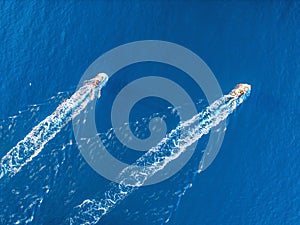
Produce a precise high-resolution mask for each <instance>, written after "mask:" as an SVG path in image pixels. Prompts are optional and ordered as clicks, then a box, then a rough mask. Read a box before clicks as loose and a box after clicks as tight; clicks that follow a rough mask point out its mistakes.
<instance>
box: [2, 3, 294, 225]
mask: <svg viewBox="0 0 300 225" xmlns="http://www.w3.org/2000/svg"><path fill="white" fill-rule="evenodd" d="M0 12H1V13H0V27H1V29H0V38H1V42H0V49H1V55H0V74H1V75H0V96H1V105H0V119H1V121H2V122H1V126H0V134H1V135H0V156H1V157H2V156H4V155H5V154H6V152H7V151H8V150H9V149H10V148H11V147H13V146H14V145H15V144H16V143H17V142H18V141H19V140H20V139H22V138H23V137H24V136H25V135H26V134H27V133H28V132H29V131H30V130H31V129H32V127H33V126H35V125H36V124H37V123H38V122H39V121H41V120H42V119H44V118H45V117H46V116H48V115H49V114H50V113H51V112H52V111H53V110H54V109H55V108H56V107H57V106H58V105H59V103H60V102H61V101H63V99H65V98H67V97H68V96H70V94H71V93H73V92H74V91H75V89H76V85H77V83H78V81H79V80H80V77H81V76H82V74H83V73H84V71H85V70H86V68H87V67H88V66H89V65H90V64H91V63H92V62H93V61H94V60H95V59H96V58H97V57H99V56H100V55H101V54H103V53H104V52H106V51H108V50H110V49H112V48H114V47H117V46H119V45H121V44H125V43H128V42H132V41H138V40H144V39H156V40H165V41H170V42H174V43H177V44H180V45H182V46H185V47H186V48H189V49H190V50H192V51H193V52H195V53H196V54H198V55H199V56H200V57H201V58H202V59H203V60H204V61H205V62H206V63H207V64H208V66H209V67H210V68H211V69H212V71H213V72H214V74H215V76H216V78H217V79H218V81H219V83H220V86H221V88H222V90H223V92H224V93H227V92H229V91H230V90H231V89H232V88H233V87H234V85H235V84H237V83H249V84H251V85H252V94H251V97H250V98H249V99H248V100H247V102H245V103H244V104H243V106H241V108H240V109H238V110H237V112H236V113H235V114H234V115H232V116H231V117H230V118H229V120H228V121H227V131H226V135H225V139H224V142H223V145H222V148H221V150H220V153H219V154H218V156H217V158H216V160H215V161H214V162H213V163H212V165H211V166H210V167H209V168H208V169H207V170H205V171H204V172H202V173H200V174H199V175H196V176H195V177H194V173H193V172H194V171H195V170H196V169H197V166H198V162H199V160H200V156H199V154H198V155H197V154H196V155H195V156H194V157H193V158H192V159H191V161H190V162H189V164H187V165H186V166H185V167H184V168H183V169H182V170H181V171H180V172H179V173H178V174H176V175H175V176H174V177H172V178H170V179H168V180H166V181H164V182H163V183H160V184H157V185H152V186H148V187H142V188H140V189H139V190H138V191H137V192H135V193H133V194H132V195H130V196H129V197H128V198H127V199H125V200H124V201H122V202H121V204H119V205H118V206H117V207H116V208H115V209H114V210H113V211H112V212H111V213H109V214H108V215H107V216H105V217H104V218H103V220H101V221H100V222H99V224H113V225H124V224H131V225H134V224H139V225H152V224H163V223H164V221H166V220H168V218H169V220H168V224H174V225H175V224H176V225H177V224H178V225H195V224H197V225H198V224H199V225H200V224H226V225H227V224H299V223H300V197H299V196H300V193H299V192H300V181H299V176H300V172H299V171H300V166H299V165H300V163H299V162H300V160H299V157H298V155H299V149H300V146H299V138H300V137H299V136H300V135H299V134H300V132H299V127H300V124H299V120H298V119H299V115H300V110H299V92H298V90H299V87H300V76H299V73H300V61H299V53H300V14H299V12H300V4H299V2H293V1H289V2H279V1H276V2H269V1H265V2H260V1H249V2H248V1H242V2H238V1H233V2H198V1H188V2H184V1H182V2H181V1H124V2H121V1H112V2H109V1H74V2H71V1H53V2H50V1H39V2H33V1H22V2H14V1H5V2H1V3H0ZM151 73H152V74H159V75H162V76H163V75H165V76H166V77H168V76H170V74H176V75H177V77H181V76H184V74H181V73H180V72H178V71H175V70H174V69H172V68H169V67H165V66H162V65H158V64H155V63H153V64H147V63H146V64H138V65H133V66H132V67H129V68H126V69H124V70H123V71H120V74H119V75H118V76H116V78H115V79H113V80H112V81H110V82H111V83H110V84H109V85H108V86H107V88H106V89H105V90H103V94H102V98H103V99H101V102H100V103H102V105H101V106H99V107H100V108H99V109H98V110H99V111H101V110H103V111H105V114H107V112H109V110H110V107H111V101H112V100H113V98H114V96H116V95H117V93H118V90H119V89H121V88H122V87H123V86H125V85H126V84H127V83H129V82H130V81H132V80H134V79H136V78H139V77H141V76H146V75H149V74H151ZM128 74H130V75H128ZM199 76H200V75H199ZM176 79H178V80H177V81H178V82H181V81H180V78H174V80H176ZM188 89H189V92H190V95H191V96H192V99H193V100H195V101H196V100H197V99H198V100H199V99H204V95H203V93H202V92H201V90H199V89H198V88H197V87H194V86H190V87H189V88H188ZM52 96H53V97H52ZM156 100H157V99H156ZM100 103H99V104H100ZM34 104H39V105H34ZM204 105H205V104H203V105H202V104H200V105H199V110H201V109H203V107H204ZM168 106H169V105H168V103H167V102H160V104H153V103H152V102H151V101H145V102H144V104H142V105H140V106H139V107H138V106H137V108H135V109H134V110H135V111H134V113H135V114H139V115H141V116H143V117H144V116H149V115H150V114H151V113H153V112H161V111H164V109H166V108H168ZM19 111H20V112H19ZM99 113H100V114H101V112H99ZM100 114H99V115H100ZM103 114H104V112H103ZM108 114H109V113H108ZM13 115H16V117H14V118H10V117H11V116H13ZM107 121H108V119H105V122H103V125H102V126H103V127H101V124H100V125H99V129H106V128H109V125H110V124H109V123H108V122H107ZM176 122H178V118H176V117H175V118H173V121H171V122H170V126H171V127H172V126H174V124H176ZM145 132H147V131H145ZM70 140H73V134H72V129H71V126H67V127H66V128H65V129H64V130H63V131H62V132H61V133H60V134H59V135H58V136H57V137H56V138H55V139H54V140H52V141H51V142H49V143H48V144H47V146H46V147H45V149H44V150H43V151H42V153H41V154H40V155H39V156H37V157H36V158H35V159H34V160H33V161H32V162H30V163H29V164H28V165H27V166H26V167H24V168H23V169H22V170H21V171H20V172H19V173H18V174H17V175H16V176H15V177H13V178H12V179H10V180H8V181H3V182H2V180H1V181H0V191H1V192H0V209H1V210H0V224H13V223H16V221H20V224H25V223H31V224H62V223H63V221H64V220H65V219H66V218H67V217H68V216H69V215H70V214H72V211H73V210H74V207H75V206H77V205H78V204H80V203H81V202H82V201H83V200H85V199H88V198H93V196H94V195H96V193H99V192H100V193H101V192H104V191H106V190H107V187H108V184H109V181H107V180H105V179H104V178H102V177H100V176H99V175H98V174H96V173H95V172H94V171H93V170H92V169H91V168H90V167H89V166H88V165H87V164H86V163H85V161H84V159H83V158H82V157H81V155H80V153H79V151H78V148H77V147H76V145H75V144H74V143H73V144H70ZM73 141H74V140H73ZM206 141H207V137H204V138H203V140H201V141H200V143H199V144H198V145H199V147H198V151H201V149H202V148H204V147H203V146H205V143H206ZM127 160H128V161H130V160H132V159H131V158H130V157H129V158H127ZM191 182H192V183H193V185H192V188H188V189H189V190H187V191H186V192H185V194H184V195H183V197H180V196H181V195H182V193H183V192H184V190H185V188H186V187H188V186H189V184H190V183H191ZM179 200H180V202H179Z"/></svg>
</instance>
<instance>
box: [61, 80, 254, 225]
mask: <svg viewBox="0 0 300 225" xmlns="http://www.w3.org/2000/svg"><path fill="white" fill-rule="evenodd" d="M250 92H251V86H250V85H248V84H239V85H237V86H236V87H235V88H234V89H233V90H232V91H231V92H230V93H229V94H228V95H224V96H223V97H221V98H220V99H218V100H216V101H215V102H213V103H212V104H211V105H210V106H208V107H207V108H206V109H205V110H204V111H203V112H201V113H199V114H197V115H195V116H193V117H192V118H191V119H189V120H187V121H184V122H181V123H180V124H179V125H178V126H177V127H176V128H175V129H173V130H172V131H171V132H170V133H169V134H167V135H166V137H165V138H163V139H162V140H161V141H160V142H159V143H158V144H157V145H156V146H155V147H153V148H151V149H150V150H149V151H147V152H146V153H145V154H144V155H143V156H141V157H140V158H139V159H138V160H137V161H136V162H135V163H134V164H132V165H130V166H128V167H127V168H125V169H124V170H123V171H122V172H121V173H120V175H119V183H112V184H111V188H110V189H109V190H108V191H106V192H105V193H104V195H103V196H102V198H99V199H87V200H84V201H83V202H82V203H81V204H80V205H78V206H77V207H76V210H75V211H76V212H75V213H74V215H72V216H71V217H70V218H68V219H67V223H69V224H96V223H98V222H99V220H100V219H101V218H102V217H103V216H104V215H106V214H107V213H108V212H110V210H111V209H113V208H114V207H115V206H116V205H117V204H118V203H119V202H121V201H122V200H123V199H125V198H126V197H127V196H128V195H129V194H131V193H132V192H134V191H135V190H136V189H138V188H139V187H140V186H142V185H143V184H145V182H146V180H147V179H149V178H150V177H152V176H153V175H154V174H156V173H157V172H159V171H161V170H162V169H164V168H165V166H166V165H167V164H168V163H169V162H171V161H172V160H174V159H176V158H178V157H179V156H180V155H181V154H182V153H183V152H184V151H185V150H186V149H187V147H189V146H190V145H192V144H193V143H195V142H196V141H197V140H198V139H200V138H201V137H202V136H203V135H205V134H207V133H209V131H210V130H211V128H213V127H215V126H217V125H218V124H219V123H220V122H221V121H223V120H225V119H226V118H227V117H228V116H229V114H231V113H232V112H233V111H234V110H235V109H236V108H237V106H239V105H240V104H241V103H243V101H244V100H246V98H247V97H248V96H249V95H250Z"/></svg>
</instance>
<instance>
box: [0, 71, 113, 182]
mask: <svg viewBox="0 0 300 225" xmlns="http://www.w3.org/2000/svg"><path fill="white" fill-rule="evenodd" d="M107 80H108V77H107V75H106V74H104V73H100V74H98V75H97V76H96V77H95V78H93V79H90V80H88V81H86V82H85V83H84V84H83V86H82V87H81V88H79V89H78V90H77V91H76V92H75V93H74V94H73V95H72V96H71V97H70V98H69V99H67V100H66V101H64V102H63V103H61V104H60V105H59V106H58V107H57V108H56V110H55V111H54V112H53V113H52V114H51V115H50V116H48V117H46V118H45V119H44V120H43V121H42V122H40V123H39V124H38V125H37V126H35V127H34V128H33V129H32V130H31V131H30V132H29V133H28V134H27V135H26V136H25V138H24V139H23V140H21V141H19V142H18V143H17V145H16V146H14V147H13V148H12V149H11V150H10V151H9V152H8V153H7V154H6V155H5V156H4V157H3V158H2V159H1V161H0V179H1V178H3V177H5V176H7V177H12V176H14V175H15V174H16V173H17V172H18V171H19V170H20V169H21V168H22V167H23V166H24V165H26V164H27V163H28V162H30V161H31V160H32V159H33V158H34V157H36V156H37V155H38V154H39V153H40V152H41V150H42V149H43V148H44V146H45V145H46V144H47V143H48V142H49V141H50V140H51V139H53V138H54V137H55V135H56V134H57V133H59V132H60V131H61V129H62V128H63V127H64V126H66V125H67V124H68V123H69V122H70V121H71V120H72V119H73V118H75V117H76V116H77V115H78V114H79V113H80V112H81V111H82V110H83V109H84V108H85V107H86V105H87V104H88V103H89V102H90V101H92V100H93V99H94V98H95V97H98V98H100V94H101V89H102V87H103V86H104V85H105V84H106V82H107Z"/></svg>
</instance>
